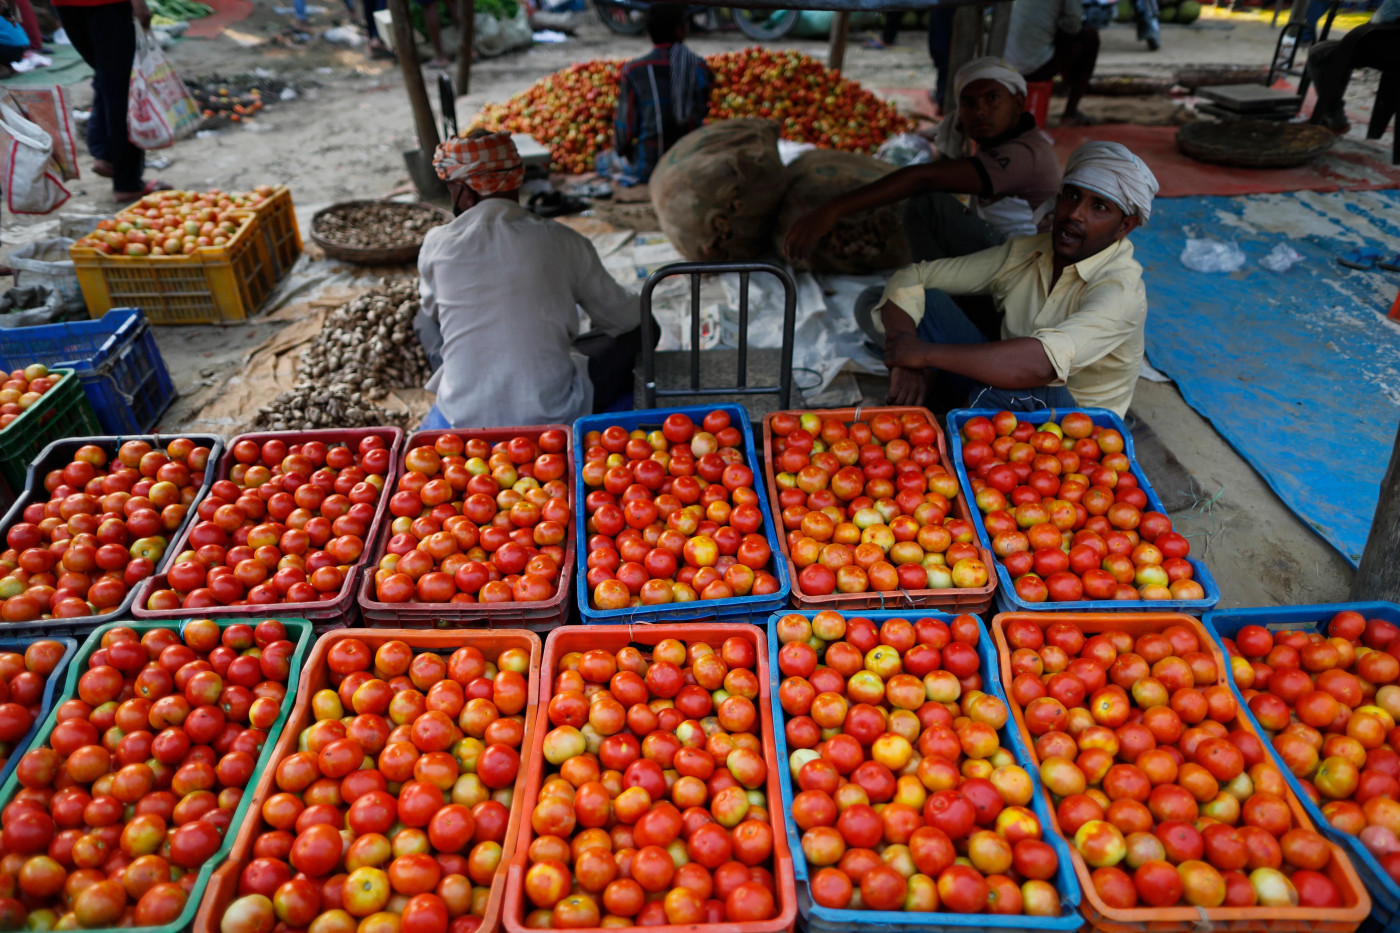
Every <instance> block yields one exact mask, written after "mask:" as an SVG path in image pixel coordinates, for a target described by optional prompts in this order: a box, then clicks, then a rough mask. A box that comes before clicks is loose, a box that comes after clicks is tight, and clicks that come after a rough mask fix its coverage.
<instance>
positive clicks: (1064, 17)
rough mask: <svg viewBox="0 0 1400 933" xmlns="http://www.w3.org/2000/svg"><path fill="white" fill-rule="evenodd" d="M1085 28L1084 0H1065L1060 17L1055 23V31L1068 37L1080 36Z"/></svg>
mask: <svg viewBox="0 0 1400 933" xmlns="http://www.w3.org/2000/svg"><path fill="white" fill-rule="evenodd" d="M1083 28H1084V0H1064V6H1062V7H1060V17H1059V19H1057V20H1056V21H1055V30H1056V31H1057V32H1062V33H1065V34H1066V35H1071V36H1073V35H1078V33H1079V30H1081V29H1083Z"/></svg>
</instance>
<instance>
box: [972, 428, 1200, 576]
mask: <svg viewBox="0 0 1400 933" xmlns="http://www.w3.org/2000/svg"><path fill="white" fill-rule="evenodd" d="M962 442H963V451H962V456H963V465H964V466H966V467H967V472H968V477H969V479H970V480H971V481H972V489H973V492H974V499H975V501H976V502H977V508H978V509H979V510H980V511H981V512H982V521H983V523H984V524H985V525H986V528H987V534H988V535H989V536H990V537H991V543H992V553H993V554H995V555H996V557H997V558H998V559H999V560H1000V561H1001V564H1002V566H1003V567H1005V568H1006V572H1007V573H1008V574H1009V575H1010V577H1011V579H1012V580H1013V581H1014V583H1015V587H1016V595H1017V596H1018V597H1020V598H1021V599H1022V600H1023V601H1024V602H1027V603H1043V602H1046V601H1047V600H1048V601H1049V602H1075V601H1078V600H1085V599H1089V600H1104V599H1124V600H1162V599H1179V600H1197V599H1204V598H1205V589H1204V588H1203V587H1202V586H1201V584H1200V583H1199V582H1197V581H1196V580H1194V579H1193V578H1192V577H1193V574H1194V573H1195V570H1194V568H1193V567H1192V566H1191V563H1190V561H1188V560H1186V555H1187V554H1189V553H1190V551H1191V545H1190V542H1188V541H1187V540H1186V539H1185V538H1184V537H1182V536H1181V535H1180V534H1178V533H1177V532H1175V531H1173V530H1172V521H1171V519H1170V518H1168V517H1167V516H1166V515H1163V514H1162V513H1161V512H1148V511H1145V510H1146V509H1147V493H1145V492H1144V491H1143V490H1142V489H1141V488H1140V487H1139V486H1138V482H1137V476H1136V475H1135V474H1134V473H1133V472H1132V463H1131V461H1129V459H1128V455H1127V454H1125V453H1124V452H1123V448H1124V446H1125V445H1124V440H1123V435H1122V434H1121V433H1120V432H1118V431H1117V430H1115V429H1113V428H1103V427H1100V426H1098V425H1096V424H1094V422H1093V419H1092V418H1090V417H1089V416H1088V415H1087V414H1085V413H1083V412H1071V413H1070V414H1067V415H1065V417H1064V418H1062V419H1061V420H1060V422H1059V423H1058V424H1057V423H1055V422H1054V421H1046V422H1044V423H1043V424H1041V425H1040V427H1039V428H1037V427H1036V426H1034V425H1032V424H1030V423H1029V422H1025V421H1017V419H1016V416H1015V415H1014V414H1013V413H1011V412H1009V411H1000V412H997V413H996V415H995V416H994V417H992V418H986V417H983V416H981V415H978V416H977V417H975V418H971V419H969V420H968V421H967V423H966V424H964V425H963V426H962Z"/></svg>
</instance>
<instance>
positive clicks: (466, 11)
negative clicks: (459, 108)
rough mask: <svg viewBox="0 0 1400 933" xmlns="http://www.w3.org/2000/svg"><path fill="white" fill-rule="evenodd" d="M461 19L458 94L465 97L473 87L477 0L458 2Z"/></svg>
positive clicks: (458, 45)
mask: <svg viewBox="0 0 1400 933" xmlns="http://www.w3.org/2000/svg"><path fill="white" fill-rule="evenodd" d="M457 10H458V13H457V15H458V18H459V19H461V21H462V23H461V26H462V28H461V33H462V38H461V41H460V42H458V43H457V96H459V97H465V96H467V95H468V94H470V93H471V89H472V52H473V51H474V46H475V45H476V0H461V2H460V3H458V4H457Z"/></svg>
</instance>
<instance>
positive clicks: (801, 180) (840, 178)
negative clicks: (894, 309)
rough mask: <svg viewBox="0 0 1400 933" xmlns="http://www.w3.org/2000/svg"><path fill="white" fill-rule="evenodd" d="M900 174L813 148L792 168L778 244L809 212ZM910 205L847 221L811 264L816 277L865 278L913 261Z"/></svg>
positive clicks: (851, 155) (869, 160)
mask: <svg viewBox="0 0 1400 933" xmlns="http://www.w3.org/2000/svg"><path fill="white" fill-rule="evenodd" d="M893 171H896V166H894V165H891V164H890V163H888V162H882V161H881V160H879V159H876V158H873V157H872V156H868V155H861V154H860V153H856V152H837V151H834V150H831V149H812V150H809V151H807V152H804V153H802V155H800V156H798V157H797V158H796V159H795V160H793V162H792V164H791V165H789V166H788V187H787V194H786V195H785V196H784V197H783V205H782V209H781V210H780V211H779V213H778V228H777V231H776V237H777V243H778V244H779V246H781V245H782V241H783V237H785V236H786V235H787V232H788V228H789V227H791V226H792V225H793V224H794V223H796V222H797V220H798V218H800V217H802V216H803V215H804V214H806V213H807V212H808V211H810V210H813V209H814V208H817V207H820V206H821V205H822V204H823V203H825V202H827V201H829V200H831V199H832V198H834V197H837V196H838V195H842V194H845V193H846V192H848V191H852V190H854V189H856V188H859V187H860V186H861V185H867V184H869V183H870V182H872V181H875V180H877V179H879V178H883V177H884V176H886V175H888V174H889V173H890V172H893ZM903 217H904V202H903V201H901V202H899V203H898V204H891V205H888V206H886V207H882V208H879V209H878V210H873V211H867V212H865V213H863V214H852V215H849V216H846V217H843V218H841V219H840V220H839V221H837V222H836V226H834V227H832V228H831V232H830V233H828V234H827V235H826V236H824V237H822V238H821V240H819V241H818V242H817V246H816V248H815V249H814V250H812V253H811V255H810V256H809V257H808V259H807V266H808V267H809V268H810V269H811V270H812V271H813V272H832V273H840V274H843V275H862V274H864V273H867V272H874V271H876V270H879V269H893V268H897V267H899V266H903V265H906V264H907V263H908V262H909V243H908V241H907V240H906V239H905V236H904V223H903Z"/></svg>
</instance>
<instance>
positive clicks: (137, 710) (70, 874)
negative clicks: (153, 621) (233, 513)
mask: <svg viewBox="0 0 1400 933" xmlns="http://www.w3.org/2000/svg"><path fill="white" fill-rule="evenodd" d="M182 634H183V638H182ZM294 651H295V646H294V645H293V644H292V642H291V641H289V640H288V639H287V632H286V628H285V626H283V625H282V623H281V622H278V621H274V620H267V621H262V622H259V623H257V625H256V626H249V625H244V624H236V625H230V626H228V627H227V628H224V629H222V630H221V629H220V627H219V625H218V624H217V623H216V622H213V621H211V620H208V619H202V620H193V621H190V622H188V623H187V624H186V625H185V626H184V628H183V633H179V632H176V631H174V630H171V629H164V628H157V629H150V630H148V631H147V632H146V633H145V634H144V635H142V636H140V637H139V638H138V636H137V634H136V633H135V632H134V631H132V630H131V629H129V628H125V627H113V628H110V629H108V630H106V631H105V632H104V633H103V634H102V638H101V647H100V648H99V649H98V650H97V651H94V652H93V654H92V655H91V657H90V658H89V659H88V663H87V670H85V671H83V673H82V676H81V677H79V679H78V695H77V696H74V697H68V698H67V699H65V700H64V701H63V703H62V704H60V706H59V707H58V710H57V713H56V716H57V722H56V725H55V726H54V727H53V731H52V732H51V733H50V735H49V737H48V740H47V743H46V744H44V745H43V746H39V747H35V748H32V749H30V750H29V751H28V752H26V753H25V754H24V756H23V757H21V758H20V760H19V763H18V765H17V766H16V768H15V776H16V777H17V778H18V781H19V786H20V789H19V790H18V792H17V793H16V794H15V795H14V797H13V798H12V799H10V800H8V801H6V802H5V806H4V810H3V813H0V817H3V823H2V824H0V825H3V830H0V851H3V852H4V855H3V857H0V928H2V929H7V930H10V929H25V928H28V929H75V928H79V927H82V928H92V927H117V926H161V925H165V924H169V923H173V922H175V920H176V918H178V917H179V916H180V915H181V913H182V912H183V911H184V909H185V905H186V901H187V900H188V896H189V893H190V891H191V890H192V888H193V885H194V882H195V879H196V878H197V876H198V870H199V868H200V866H201V865H203V864H204V863H205V862H206V861H207V860H208V859H209V858H210V857H212V856H213V855H214V854H215V852H217V851H218V850H219V848H220V846H221V845H222V844H223V841H224V836H225V834H227V833H228V832H229V828H230V823H231V821H232V819H233V815H234V811H235V809H236V808H237V807H238V804H239V801H240V799H241V798H242V796H243V792H244V788H245V787H246V786H247V785H248V783H249V782H250V781H251V780H252V778H253V774H254V768H255V766H256V764H257V760H258V756H259V754H260V753H261V750H262V747H263V745H264V744H265V743H266V742H267V739H268V731H267V730H268V729H270V728H272V726H273V724H274V723H275V722H276V720H277V717H278V715H279V714H280V712H281V709H282V704H283V701H284V699H285V697H286V692H287V681H288V676H289V673H290V666H291V658H292V654H293V653H294Z"/></svg>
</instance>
